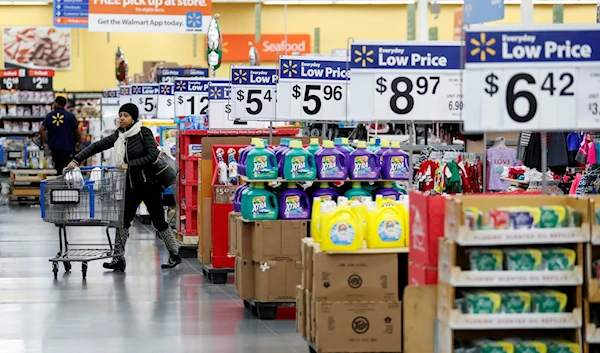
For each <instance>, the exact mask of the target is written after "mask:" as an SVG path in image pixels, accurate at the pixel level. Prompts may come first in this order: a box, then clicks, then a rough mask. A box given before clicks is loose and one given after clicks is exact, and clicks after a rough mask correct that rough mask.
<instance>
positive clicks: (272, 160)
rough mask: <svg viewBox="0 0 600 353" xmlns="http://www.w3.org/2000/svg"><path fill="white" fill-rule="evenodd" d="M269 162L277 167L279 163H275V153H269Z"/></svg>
mask: <svg viewBox="0 0 600 353" xmlns="http://www.w3.org/2000/svg"><path fill="white" fill-rule="evenodd" d="M269 162H270V163H271V165H272V166H275V168H276V169H277V168H279V165H278V164H277V157H275V154H273V153H269Z"/></svg>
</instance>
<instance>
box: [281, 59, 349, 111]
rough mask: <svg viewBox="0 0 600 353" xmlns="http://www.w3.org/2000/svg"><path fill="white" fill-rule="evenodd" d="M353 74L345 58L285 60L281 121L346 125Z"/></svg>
mask: <svg viewBox="0 0 600 353" xmlns="http://www.w3.org/2000/svg"><path fill="white" fill-rule="evenodd" d="M349 72H350V71H349V67H348V64H347V62H346V60H345V59H344V58H339V59H338V58H333V57H330V58H322V57H308V56H307V57H298V56H282V57H281V64H280V67H279V84H278V85H277V116H278V119H277V120H283V121H295V120H301V121H323V120H330V121H346V120H347V117H346V110H347V109H346V104H347V100H346V93H347V86H348V80H349V78H350V77H349Z"/></svg>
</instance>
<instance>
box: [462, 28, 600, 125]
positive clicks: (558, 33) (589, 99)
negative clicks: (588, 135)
mask: <svg viewBox="0 0 600 353" xmlns="http://www.w3.org/2000/svg"><path fill="white" fill-rule="evenodd" d="M466 46H467V48H466V55H467V62H466V65H465V87H464V89H465V91H464V92H465V99H466V106H465V114H464V121H465V130H468V131H483V130H486V131H520V130H533V131H550V130H597V129H598V126H600V111H599V109H598V108H599V107H600V29H599V28H598V27H597V26H569V25H552V26H550V27H549V26H511V27H500V26H499V27H497V28H496V27H491V28H490V27H485V28H483V27H480V26H475V27H471V29H469V30H468V31H467V33H466Z"/></svg>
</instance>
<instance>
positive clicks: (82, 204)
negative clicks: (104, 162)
mask: <svg viewBox="0 0 600 353" xmlns="http://www.w3.org/2000/svg"><path fill="white" fill-rule="evenodd" d="M79 171H81V172H82V173H79V172H78V171H77V170H74V171H72V172H65V173H63V175H60V176H58V177H56V178H53V179H47V180H44V181H42V182H41V186H40V195H41V198H40V204H41V211H42V219H43V220H44V221H45V222H49V223H54V224H55V225H56V226H57V227H58V239H59V247H60V250H59V252H58V253H57V254H56V256H55V257H53V258H51V259H49V261H50V262H52V272H54V279H56V278H57V277H58V267H59V266H58V263H59V262H62V263H63V265H64V267H65V271H66V272H69V271H70V270H71V262H81V271H82V273H83V278H84V279H85V277H86V274H87V263H88V261H93V260H100V259H108V258H112V257H116V256H121V255H123V253H115V250H114V247H113V244H112V242H111V239H110V232H109V228H111V227H112V228H120V227H122V226H123V207H124V204H125V182H126V181H125V175H126V174H125V173H126V171H124V170H120V169H116V168H114V167H81V168H79ZM84 175H85V177H84ZM68 226H104V227H106V238H107V239H108V244H71V243H69V241H68V239H67V228H66V227H68Z"/></svg>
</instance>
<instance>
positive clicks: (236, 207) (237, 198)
mask: <svg viewBox="0 0 600 353" xmlns="http://www.w3.org/2000/svg"><path fill="white" fill-rule="evenodd" d="M249 187H250V184H249V183H245V184H243V185H240V186H239V187H238V188H237V189H235V193H234V194H233V211H234V212H242V194H243V193H244V191H246V190H248V188H249Z"/></svg>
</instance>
